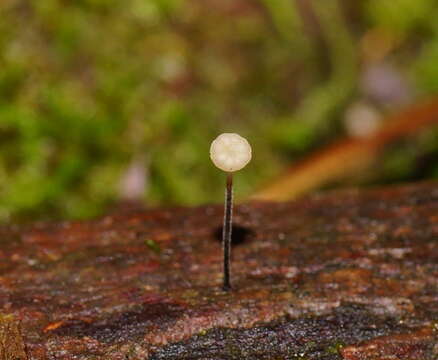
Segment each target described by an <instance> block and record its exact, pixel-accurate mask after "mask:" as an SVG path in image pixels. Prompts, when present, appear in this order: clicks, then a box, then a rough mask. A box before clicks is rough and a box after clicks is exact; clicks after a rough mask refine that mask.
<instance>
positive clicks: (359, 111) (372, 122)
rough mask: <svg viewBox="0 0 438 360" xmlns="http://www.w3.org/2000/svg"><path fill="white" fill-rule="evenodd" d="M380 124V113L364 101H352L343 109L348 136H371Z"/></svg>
mask: <svg viewBox="0 0 438 360" xmlns="http://www.w3.org/2000/svg"><path fill="white" fill-rule="evenodd" d="M381 124H382V115H381V114H380V113H379V112H378V111H377V109H375V108H374V107H373V106H372V105H370V104H367V103H366V102H363V101H360V102H356V103H353V104H352V105H350V107H349V108H348V109H347V110H346V111H345V117H344V126H345V130H346V132H347V134H348V135H349V136H352V137H367V136H371V135H373V134H374V133H375V132H376V131H377V130H378V129H379V128H380V126H381Z"/></svg>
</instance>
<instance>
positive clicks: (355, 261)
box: [0, 184, 438, 360]
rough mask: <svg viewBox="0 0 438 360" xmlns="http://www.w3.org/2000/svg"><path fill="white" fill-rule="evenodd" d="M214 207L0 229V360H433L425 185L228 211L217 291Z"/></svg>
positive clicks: (437, 196)
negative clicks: (229, 237)
mask: <svg viewBox="0 0 438 360" xmlns="http://www.w3.org/2000/svg"><path fill="white" fill-rule="evenodd" d="M222 215H223V209H222V207H220V206H205V207H198V208H173V209H159V210H150V211H146V212H138V213H124V214H120V215H111V216H106V217H104V218H102V219H99V220H95V221H90V222H73V223H72V222H66V223H60V224H52V225H47V224H46V225H34V226H30V227H28V228H14V227H12V226H10V227H4V228H2V229H0V243H1V245H0V313H1V314H3V315H2V316H1V317H0V359H1V360H4V359H8V360H9V359H14V358H15V359H20V360H21V359H25V358H26V356H27V358H28V359H35V360H37V359H38V360H39V359H65V360H67V359H146V358H149V359H321V360H322V359H325V360H329V359H347V360H372V359H373V360H374V359H393V358H397V359H422V360H432V359H436V358H437V356H438V346H437V345H436V344H437V343H438V331H437V330H438V329H437V328H438V325H437V324H438V322H437V321H438V280H437V279H438V240H437V239H438V184H415V185H411V186H404V187H397V188H386V189H381V190H367V191H347V192H332V193H328V194H326V195H320V196H313V197H311V198H307V199H303V200H300V201H297V202H290V203H252V204H244V205H240V206H237V207H236V213H235V215H236V216H235V223H236V225H238V226H239V227H238V228H237V229H235V232H234V234H235V235H237V237H239V238H238V239H235V240H239V241H240V243H239V244H237V243H236V244H235V245H234V248H233V263H232V276H233V277H232V280H233V287H234V288H233V291H232V292H230V293H225V292H223V291H222V290H221V280H222V278H221V276H222V275H221V245H220V233H221V232H220V226H221V223H222ZM11 316H13V318H12V317H11ZM6 319H7V320H6ZM5 334H6V335H5ZM5 339H6V340H5ZM5 344H8V345H7V346H5ZM5 349H6V350H5ZM8 349H9V350H8ZM10 349H15V350H13V352H12V353H11V350H10ZM8 351H9V353H8ZM24 351H26V354H25V353H24ZM11 354H12V355H11ZM14 356H15V357H14Z"/></svg>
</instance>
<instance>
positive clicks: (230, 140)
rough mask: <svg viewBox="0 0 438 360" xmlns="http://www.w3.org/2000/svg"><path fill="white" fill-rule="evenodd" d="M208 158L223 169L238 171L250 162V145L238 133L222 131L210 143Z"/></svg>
mask: <svg viewBox="0 0 438 360" xmlns="http://www.w3.org/2000/svg"><path fill="white" fill-rule="evenodd" d="M210 158H211V161H213V163H214V164H215V165H216V166H217V167H218V168H219V169H221V170H223V171H226V172H234V171H238V170H240V169H243V168H244V167H245V166H246V165H247V164H248V163H249V162H250V160H251V146H250V145H249V143H248V141H247V140H246V139H245V138H243V137H242V136H240V135H238V134H234V133H224V134H221V135H219V136H218V137H217V138H216V139H215V140H214V141H213V142H212V143H211V147H210Z"/></svg>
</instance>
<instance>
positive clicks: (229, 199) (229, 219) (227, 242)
mask: <svg viewBox="0 0 438 360" xmlns="http://www.w3.org/2000/svg"><path fill="white" fill-rule="evenodd" d="M232 231H233V174H232V173H228V175H227V187H226V189H225V211H224V227H223V229H222V246H223V254H224V283H223V286H222V288H223V290H224V291H229V290H231V282H230V256H231V233H232Z"/></svg>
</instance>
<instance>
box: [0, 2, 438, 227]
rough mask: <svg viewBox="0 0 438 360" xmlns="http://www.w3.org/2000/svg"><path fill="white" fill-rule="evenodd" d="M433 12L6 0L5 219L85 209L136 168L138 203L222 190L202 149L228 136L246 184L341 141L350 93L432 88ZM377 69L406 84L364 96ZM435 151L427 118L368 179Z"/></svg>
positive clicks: (430, 159) (418, 164)
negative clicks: (246, 155) (245, 153)
mask: <svg viewBox="0 0 438 360" xmlns="http://www.w3.org/2000/svg"><path fill="white" fill-rule="evenodd" d="M309 9H310V10H309ZM437 19H438V1H436V0H415V1H413V0H360V1H350V0H344V1H340V0H339V1H337V0H313V1H301V0H272V1H271V0H186V1H183V0H125V1H115V0H75V1H72V0H3V1H1V3H0V221H7V220H8V219H11V218H14V219H15V218H32V219H35V218H66V217H69V218H83V217H89V216H95V215H97V214H99V213H101V212H102V211H104V210H105V209H106V208H107V206H110V205H111V204H114V203H116V202H117V201H118V200H119V199H120V197H121V195H120V182H121V179H122V178H123V177H124V176H125V175H126V172H127V170H128V169H129V168H131V167H132V166H134V165H135V164H137V165H135V166H137V167H138V166H140V167H141V168H143V170H144V177H145V192H144V194H143V195H142V200H143V201H144V203H145V204H147V205H156V204H175V203H177V204H198V203H203V202H210V201H215V202H217V201H220V200H221V199H222V192H223V180H224V179H223V175H222V174H221V173H220V172H219V171H217V170H216V169H215V168H214V167H213V166H212V164H211V163H210V160H209V158H208V148H209V145H210V142H211V140H212V139H213V138H214V137H215V136H216V135H217V134H218V133H220V132H224V131H228V132H229V131H232V132H238V133H240V134H242V135H243V136H245V137H247V138H248V139H250V141H251V143H252V145H253V148H254V154H255V156H254V160H253V162H252V163H251V165H250V166H249V167H248V168H247V169H246V170H245V171H243V172H241V173H239V176H238V177H237V178H236V182H237V186H238V188H239V194H240V196H245V195H247V194H250V193H251V192H252V191H253V190H254V189H255V188H256V187H258V186H260V185H261V184H263V183H264V182H266V181H267V180H269V179H270V178H272V176H274V175H276V174H278V173H279V172H280V171H281V170H282V169H284V168H285V167H286V166H288V165H290V164H292V163H293V162H294V161H296V160H297V159H301V158H303V157H304V156H305V155H306V154H307V153H309V152H311V151H314V150H316V149H318V148H320V147H321V146H323V145H324V144H328V143H330V142H332V141H333V140H335V139H336V138H338V137H341V136H343V135H344V134H345V126H344V123H343V117H344V114H345V111H346V109H347V108H348V107H349V106H350V105H351V104H353V103H354V102H355V101H358V100H366V101H368V102H370V103H371V104H372V106H373V107H375V108H376V109H378V110H379V111H382V113H387V112H391V111H395V110H396V109H398V108H401V107H402V105H403V104H405V103H412V102H415V101H416V99H420V98H423V97H427V96H428V95H431V94H433V93H437V92H438V21H437ZM376 64H377V65H381V68H382V69H383V74H385V72H384V71H385V69H387V73H388V74H389V75H388V76H392V77H394V76H395V77H396V78H397V79H400V81H401V84H402V85H403V86H402V89H401V93H400V94H397V91H395V93H394V94H390V96H380V95H379V92H378V91H377V93H372V91H371V93H370V91H368V92H367V90H366V86H365V87H364V85H363V83H364V81H365V80H364V76H366V71H367V69H369V68H370V66H371V65H373V66H375V65H376ZM388 69H389V70H388ZM364 89H365V90H364ZM396 90H397V89H396ZM399 90H400V89H399ZM392 95H393V96H392ZM379 96H380V97H379ZM437 155H438V131H437V129H429V130H428V131H427V132H425V133H422V134H421V135H419V136H416V137H414V138H411V139H410V140H409V141H405V142H403V143H401V144H395V145H394V146H393V147H392V148H391V149H389V151H387V152H386V153H385V155H384V157H383V159H382V161H381V164H380V166H379V167H377V168H376V169H375V170H374V172H375V174H374V175H373V177H372V179H371V180H370V181H371V182H373V183H387V182H398V181H406V180H416V179H424V178H433V177H438V164H437V162H436V161H435V159H436V156H437ZM133 164H134V165H133ZM367 181H368V180H367Z"/></svg>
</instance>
